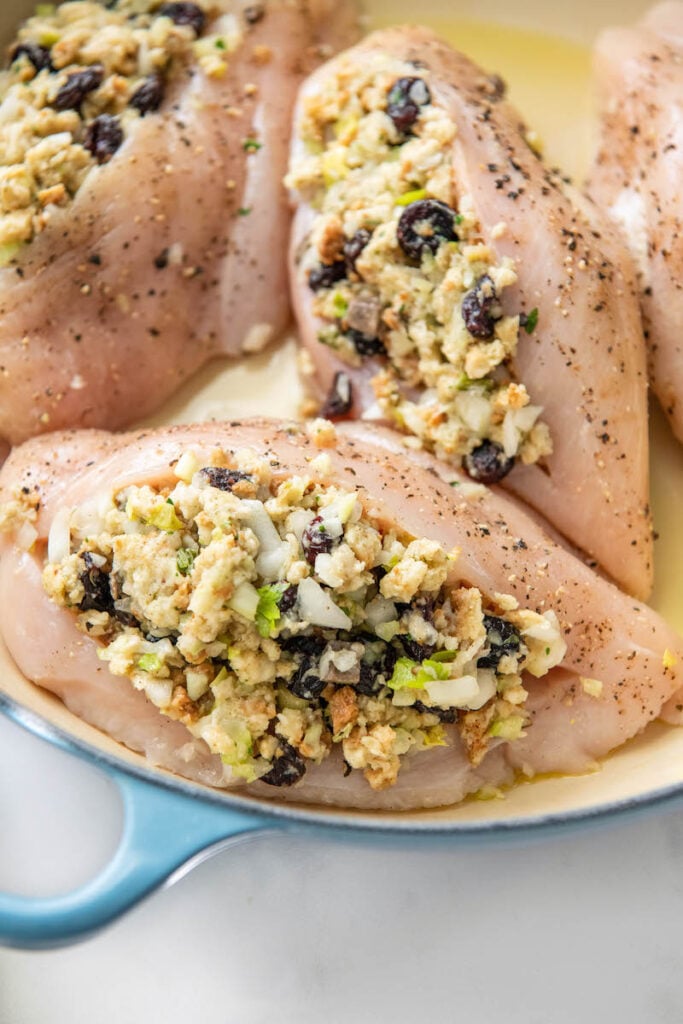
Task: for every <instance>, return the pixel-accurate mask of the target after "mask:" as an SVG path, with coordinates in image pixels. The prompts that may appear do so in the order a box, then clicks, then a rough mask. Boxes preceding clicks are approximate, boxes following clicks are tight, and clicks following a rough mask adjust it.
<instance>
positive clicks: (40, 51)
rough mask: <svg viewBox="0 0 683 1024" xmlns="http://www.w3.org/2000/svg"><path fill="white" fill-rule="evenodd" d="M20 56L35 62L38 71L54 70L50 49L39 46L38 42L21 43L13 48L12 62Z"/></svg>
mask: <svg viewBox="0 0 683 1024" xmlns="http://www.w3.org/2000/svg"><path fill="white" fill-rule="evenodd" d="M19 57H26V58H27V59H28V60H29V61H30V62H31V64H33V67H34V68H35V69H36V72H38V71H45V70H46V69H47V70H48V71H54V67H53V66H52V60H51V57H50V51H49V50H46V49H45V47H44V46H38V43H19V44H18V45H17V46H15V47H14V49H13V50H12V54H11V56H10V63H11V64H13V63H14V61H15V60H18V59H19Z"/></svg>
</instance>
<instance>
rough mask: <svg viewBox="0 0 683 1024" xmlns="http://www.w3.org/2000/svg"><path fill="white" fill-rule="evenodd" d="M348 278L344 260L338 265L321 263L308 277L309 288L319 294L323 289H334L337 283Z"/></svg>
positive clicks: (338, 262) (338, 261) (339, 261)
mask: <svg viewBox="0 0 683 1024" xmlns="http://www.w3.org/2000/svg"><path fill="white" fill-rule="evenodd" d="M345 277H346V264H345V263H344V261H343V260H337V262H336V263H321V264H320V266H318V267H314V268H313V270H311V271H310V273H309V275H308V287H309V288H310V289H311V291H312V292H319V291H320V289H321V288H332V287H333V286H334V285H335V284H336V283H337V281H343V280H344V278H345Z"/></svg>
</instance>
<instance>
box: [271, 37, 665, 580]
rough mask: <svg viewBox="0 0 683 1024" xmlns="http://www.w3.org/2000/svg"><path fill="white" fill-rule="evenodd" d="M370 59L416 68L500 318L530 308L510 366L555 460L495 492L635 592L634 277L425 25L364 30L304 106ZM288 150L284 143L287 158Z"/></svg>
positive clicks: (640, 376) (334, 361)
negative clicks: (332, 77)
mask: <svg viewBox="0 0 683 1024" xmlns="http://www.w3.org/2000/svg"><path fill="white" fill-rule="evenodd" d="M370 51H382V52H385V53H389V54H391V55H393V56H395V57H397V58H399V59H401V60H408V61H410V60H416V61H421V62H422V67H424V66H425V65H426V66H427V67H428V69H429V78H428V80H429V87H430V90H431V93H432V102H434V103H438V104H440V105H442V106H443V107H445V108H446V110H447V112H448V113H449V115H450V117H451V118H452V120H453V121H454V122H455V123H456V125H457V135H456V138H455V141H454V143H453V182H454V189H455V196H458V195H460V194H463V193H464V194H466V195H469V196H471V197H472V199H473V201H474V206H475V209H476V212H477V214H478V217H479V219H480V222H481V226H482V230H483V235H484V238H485V241H486V242H487V244H489V245H490V246H491V247H492V249H493V250H494V252H496V254H497V255H498V257H499V258H501V257H504V256H508V257H512V258H514V260H515V261H516V270H517V274H518V284H517V285H516V286H514V287H512V288H510V289H507V290H506V292H505V297H504V299H503V307H504V310H505V311H506V312H508V313H510V314H515V313H517V312H518V311H519V310H520V309H523V310H527V311H529V310H531V309H533V308H537V309H538V311H539V315H538V326H537V328H536V329H535V331H534V332H533V334H531V335H529V334H527V333H526V332H525V331H524V330H522V331H521V332H520V339H519V345H518V350H517V357H516V360H515V366H516V373H517V378H518V379H519V380H520V381H522V382H523V383H524V384H526V387H527V390H528V391H529V393H530V395H531V401H532V402H534V403H536V404H538V405H541V406H542V407H543V412H542V419H543V420H544V421H545V422H546V423H547V424H548V425H549V427H550V431H551V436H552V440H553V445H554V451H553V454H552V455H551V456H549V457H548V458H547V460H546V465H545V466H544V467H542V468H541V467H540V465H533V466H521V465H518V466H517V467H515V469H514V470H513V471H512V472H511V473H510V474H509V476H507V477H506V478H505V480H504V481H503V486H505V487H507V488H508V489H509V490H511V491H513V492H514V493H515V494H516V495H518V496H519V497H521V498H523V499H524V500H525V501H526V502H528V503H529V504H530V505H532V506H533V507H534V508H535V509H536V510H537V511H538V512H540V513H541V514H542V515H543V516H545V517H546V518H547V519H548V521H549V522H550V523H552V524H553V525H554V526H555V527H557V529H558V530H559V531H560V532H561V533H562V534H563V535H564V536H565V537H566V538H567V539H568V540H569V541H571V542H572V543H573V544H574V545H576V546H577V547H579V548H581V549H582V550H583V551H585V552H586V553H587V554H588V555H589V556H590V557H591V558H592V559H595V560H596V561H597V562H598V563H599V564H600V566H601V567H602V568H603V569H604V570H605V571H606V572H607V573H608V574H609V575H610V576H611V577H612V578H613V579H615V580H616V581H617V582H618V583H619V584H620V585H621V586H622V587H623V588H625V589H626V590H628V591H629V592H630V593H633V594H636V595H638V596H639V597H642V598H644V597H646V596H647V595H648V594H649V592H650V589H651V585H652V537H651V524H650V518H649V508H648V436H647V393H646V370H645V350H644V344H643V333H642V326H641V321H640V315H639V308H638V300H637V288H636V284H635V276H634V274H633V273H632V267H631V262H630V260H629V258H628V255H627V253H626V251H625V249H624V246H623V243H622V242H621V240H620V239H619V238H618V237H617V232H616V231H615V230H614V226H613V225H612V224H611V223H610V221H609V218H608V217H607V216H605V215H604V214H603V213H602V212H601V211H600V210H599V209H597V208H596V207H595V206H594V205H593V204H592V203H591V202H589V201H588V200H586V199H585V198H584V197H582V196H581V195H579V193H578V192H577V191H576V190H575V189H573V188H572V187H571V186H569V185H567V184H566V183H565V182H563V181H562V180H561V179H560V178H559V176H558V175H557V174H554V173H550V172H549V171H548V169H547V168H546V167H545V166H544V164H543V163H542V161H541V160H540V159H538V157H537V156H536V155H535V154H534V153H533V152H532V150H531V149H530V148H529V146H528V144H527V142H526V141H525V137H526V134H527V131H526V127H525V126H524V125H523V124H521V121H520V118H519V115H518V114H517V113H516V112H515V110H514V109H513V108H512V107H511V106H510V105H509V104H508V103H507V102H506V101H505V100H504V99H502V98H497V97H496V95H495V88H494V86H493V85H492V80H491V79H490V78H488V77H487V76H486V75H485V74H484V72H483V71H481V70H480V69H479V68H478V67H477V66H476V65H474V64H472V63H471V62H470V61H469V60H467V59H466V58H465V57H463V56H462V55H460V54H458V53H455V52H454V51H452V50H451V49H450V48H449V47H447V46H446V45H445V44H443V43H441V42H440V41H439V40H437V39H436V38H435V37H434V36H433V35H432V34H431V33H430V32H428V31H427V30H425V29H420V28H397V29H390V30H387V31H381V32H377V33H374V34H373V35H371V36H369V37H368V38H367V39H366V40H364V41H363V42H362V43H361V44H360V45H359V46H357V47H355V48H353V49H352V50H350V51H348V52H347V53H346V54H342V55H341V56H340V57H338V58H335V59H334V60H332V61H330V62H329V63H328V64H327V65H325V66H323V67H322V68H320V69H319V70H318V71H317V72H315V73H314V74H313V75H312V76H311V77H310V78H309V80H308V81H307V82H306V83H305V84H304V86H303V88H302V94H301V95H302V97H305V96H308V95H312V94H314V93H315V91H316V89H318V88H319V85H320V83H321V82H322V81H323V80H324V78H325V76H326V75H328V74H331V73H332V72H333V71H334V69H335V68H336V67H338V66H340V64H342V63H343V62H345V61H356V60H357V61H360V62H362V61H363V58H364V54H367V53H368V52H370ZM418 66H419V65H418ZM295 136H296V126H295ZM300 145H301V143H300V142H298V141H297V139H296V137H295V141H294V147H295V152H296V151H297V146H300ZM501 182H503V183H504V187H501ZM311 217H312V211H311V209H310V208H309V207H307V206H305V205H301V206H300V207H299V210H298V213H297V216H296V218H295V227H294V238H293V242H292V246H291V252H292V261H291V262H292V265H291V268H290V279H291V282H292V290H293V299H294V305H295V310H296V314H297V318H298V321H299V325H300V328H301V333H302V337H303V340H304V344H305V345H306V348H307V351H308V352H309V354H310V356H311V359H312V362H313V367H314V370H315V379H316V385H317V388H318V389H319V392H320V394H322V395H326V394H327V393H328V392H329V390H330V387H331V385H332V381H333V378H334V375H335V373H336V372H338V371H340V370H343V371H344V372H347V373H349V366H348V365H347V364H345V363H342V362H341V361H340V360H339V359H338V358H337V357H336V356H335V354H334V353H333V352H332V351H331V350H330V348H329V347H327V346H325V345H322V344H320V343H319V342H318V341H317V331H318V327H319V323H318V322H316V320H315V318H314V316H313V314H312V312H311V300H312V297H313V293H312V292H311V290H310V288H309V287H308V285H307V282H306V280H305V279H304V278H303V275H302V274H301V273H300V272H298V270H297V265H296V264H297V252H298V249H299V246H300V244H301V242H302V239H303V238H304V237H305V236H306V234H307V233H308V230H309V228H310V224H311ZM501 223H504V224H506V225H507V231H506V233H505V234H504V235H502V237H501V236H500V235H499V232H498V231H497V230H494V229H495V228H496V227H497V226H499V225H500V224H501ZM376 369H377V366H375V367H374V369H373V370H372V371H371V372H373V373H374V372H376ZM350 375H351V377H352V379H353V383H354V394H355V399H356V401H355V405H354V408H353V410H352V414H353V415H361V414H362V413H363V412H364V411H366V410H367V409H368V408H369V407H370V406H371V405H372V404H374V402H375V398H374V394H373V392H372V389H371V388H370V387H369V373H368V370H367V369H365V370H363V371H354V370H351V371H350Z"/></svg>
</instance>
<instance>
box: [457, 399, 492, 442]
mask: <svg viewBox="0 0 683 1024" xmlns="http://www.w3.org/2000/svg"><path fill="white" fill-rule="evenodd" d="M455 408H456V410H457V412H458V415H459V416H460V419H461V420H462V421H463V423H464V424H465V426H466V427H468V428H469V429H470V430H471V431H473V433H475V434H477V435H478V436H479V437H484V436H485V435H486V433H487V432H488V429H489V426H490V423H491V403H490V401H489V399H488V398H485V397H484V396H483V395H479V394H477V393H476V392H473V391H462V392H460V394H458V395H456V398H455Z"/></svg>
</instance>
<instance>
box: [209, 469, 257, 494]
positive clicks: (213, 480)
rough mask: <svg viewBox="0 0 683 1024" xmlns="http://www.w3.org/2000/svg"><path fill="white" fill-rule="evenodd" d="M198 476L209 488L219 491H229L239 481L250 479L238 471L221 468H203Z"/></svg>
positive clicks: (247, 475)
mask: <svg viewBox="0 0 683 1024" xmlns="http://www.w3.org/2000/svg"><path fill="white" fill-rule="evenodd" d="M199 475H200V476H201V477H203V478H204V480H206V482H207V483H208V484H209V486H210V487H216V488H217V489H218V490H219V491H231V490H232V489H233V487H234V486H235V484H237V483H239V482H240V480H251V479H252V477H250V476H249V474H248V473H241V472H240V471H239V469H224V468H223V467H222V466H205V467H204V469H200V470H199Z"/></svg>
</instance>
